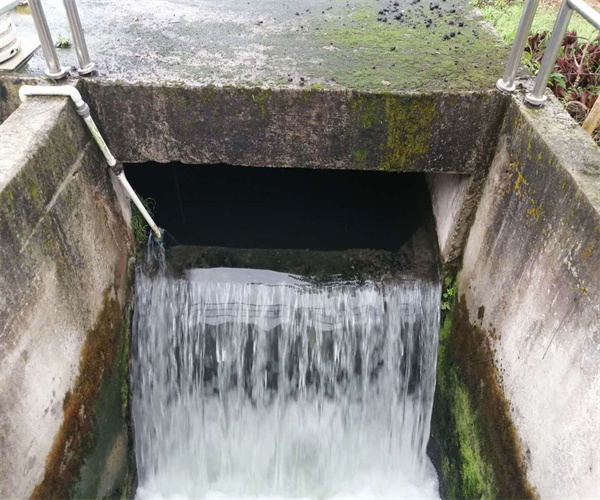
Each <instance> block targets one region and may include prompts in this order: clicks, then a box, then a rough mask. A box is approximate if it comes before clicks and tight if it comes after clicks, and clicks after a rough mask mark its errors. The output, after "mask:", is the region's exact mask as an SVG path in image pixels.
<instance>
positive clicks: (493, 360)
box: [0, 78, 600, 498]
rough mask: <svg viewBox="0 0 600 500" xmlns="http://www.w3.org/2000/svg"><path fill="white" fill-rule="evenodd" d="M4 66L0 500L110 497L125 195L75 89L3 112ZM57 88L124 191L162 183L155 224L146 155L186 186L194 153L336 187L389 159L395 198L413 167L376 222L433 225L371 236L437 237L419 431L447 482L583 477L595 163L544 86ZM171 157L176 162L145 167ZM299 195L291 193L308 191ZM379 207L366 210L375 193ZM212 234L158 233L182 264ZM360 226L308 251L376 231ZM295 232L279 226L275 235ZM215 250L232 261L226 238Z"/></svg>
mask: <svg viewBox="0 0 600 500" xmlns="http://www.w3.org/2000/svg"><path fill="white" fill-rule="evenodd" d="M21 83H22V81H21V80H19V81H15V80H11V79H8V78H7V79H4V80H3V81H2V83H1V85H2V88H3V89H4V92H3V94H2V99H3V100H2V103H1V106H2V107H1V108H0V115H2V117H3V118H4V119H5V120H4V122H3V123H2V125H0V148H1V150H0V158H2V160H1V161H2V163H1V168H0V190H1V192H0V199H1V200H2V201H1V203H0V235H1V238H2V240H1V245H0V254H1V262H2V263H3V265H2V268H1V270H0V290H2V293H1V294H0V334H1V341H2V345H3V350H2V363H1V365H0V366H1V367H0V408H2V412H1V414H2V417H1V419H2V420H1V421H2V425H1V427H0V428H1V429H2V430H1V434H0V435H1V437H2V441H1V442H2V448H3V449H4V450H6V453H4V456H3V457H2V458H1V459H0V478H1V479H0V495H1V496H3V497H8V496H27V495H33V496H36V497H44V498H45V497H50V496H60V497H67V496H74V497H92V496H97V497H104V496H116V495H121V494H126V495H129V494H131V493H132V490H131V484H132V482H133V481H134V478H135V457H134V456H133V453H132V451H133V443H132V434H131V430H130V424H131V422H130V408H129V399H128V389H127V387H128V385H127V384H128V382H127V377H128V369H129V350H128V349H129V348H128V345H129V344H128V342H129V335H130V318H131V313H132V311H131V307H132V288H131V287H132V279H131V278H132V269H133V263H134V260H135V259H136V253H137V250H136V248H135V245H134V242H133V234H132V230H131V224H130V221H131V208H130V206H129V200H128V198H127V197H126V196H125V194H124V193H123V192H122V188H121V186H120V185H119V183H118V182H116V179H115V177H114V176H113V174H112V173H110V171H109V170H108V169H107V168H106V164H105V162H104V159H103V157H102V153H101V152H100V150H99V149H98V148H97V146H96V143H95V142H94V140H93V139H92V137H91V136H90V135H89V133H88V132H87V130H86V129H85V127H84V125H83V123H82V121H81V119H80V118H79V117H78V116H77V114H76V112H75V109H74V107H73V104H72V103H71V102H70V100H67V99H64V98H39V99H38V98H31V99H28V100H27V102H25V103H23V104H22V105H20V106H18V107H16V106H15V100H14V91H15V90H18V88H19V85H20V84H21ZM34 83H35V82H34ZM76 85H77V88H78V89H79V91H80V92H81V94H82V96H83V97H84V99H85V100H86V101H87V102H88V103H89V105H90V108H91V111H92V116H93V117H94V119H95V120H96V123H97V124H98V126H99V128H100V130H101V132H102V134H103V135H104V137H105V139H106V142H107V143H108V145H109V146H110V148H111V151H112V153H113V154H114V156H115V158H116V159H117V161H119V162H122V163H124V164H128V165H129V166H128V167H127V173H128V174H129V175H130V178H131V182H132V185H133V187H134V189H136V190H138V191H139V192H140V193H141V194H142V195H146V196H153V197H155V198H156V199H157V205H156V216H157V218H158V222H159V224H161V225H164V226H165V227H167V229H168V224H169V220H175V219H176V218H177V217H184V218H185V214H186V211H188V212H187V213H188V214H189V213H190V211H191V212H193V211H194V208H193V207H191V208H190V207H189V206H185V207H183V208H182V209H181V213H179V209H178V208H177V206H175V207H173V206H170V207H169V208H168V209H167V208H163V206H162V205H164V204H168V203H169V201H165V202H163V201H161V199H167V200H168V199H169V198H168V196H167V194H168V192H169V190H170V188H169V187H168V185H167V182H172V181H171V180H169V181H165V182H164V183H163V186H162V188H161V189H162V191H161V189H159V188H160V186H157V183H160V181H157V180H156V179H155V180H153V179H152V177H155V176H158V175H161V174H160V173H159V172H160V171H161V169H165V170H164V172H168V174H167V173H164V175H165V176H166V175H169V177H170V176H172V172H173V171H175V170H176V171H177V172H178V173H179V175H180V176H181V175H184V174H183V173H182V172H183V170H181V169H187V170H186V171H187V172H188V174H185V175H189V176H190V177H189V178H187V179H188V180H187V181H185V180H184V181H182V180H181V177H180V188H181V182H184V184H185V185H184V188H185V190H186V192H187V193H188V194H189V193H190V186H191V184H192V183H193V182H200V181H192V180H190V179H194V175H195V174H194V169H196V168H197V169H198V171H204V172H208V170H207V169H209V167H203V165H209V164H212V165H216V166H213V167H210V169H213V170H212V171H213V172H217V173H215V174H214V175H215V176H218V175H224V174H219V173H218V169H219V164H229V165H238V166H240V165H241V166H244V167H257V168H256V169H249V170H251V171H252V172H256V175H257V176H260V175H263V177H264V178H265V179H266V177H265V175H264V174H261V173H260V172H261V170H263V169H267V168H274V170H273V171H274V172H275V168H278V167H287V168H293V169H302V168H304V169H313V170H339V172H326V174H327V175H328V176H329V177H328V180H327V181H325V180H323V179H322V178H321V177H319V176H318V175H317V174H319V172H307V175H309V174H315V177H314V181H313V180H312V178H311V179H309V180H308V181H306V183H307V184H306V185H307V186H310V185H311V183H312V184H313V185H317V184H318V185H321V184H323V183H327V182H328V183H330V184H328V185H330V186H335V185H336V182H339V183H340V184H341V185H348V184H344V182H346V181H342V180H341V179H342V177H343V176H348V175H349V172H347V171H348V170H356V171H369V172H362V173H361V172H355V174H356V175H357V176H358V175H359V174H364V175H366V176H369V175H370V176H378V177H377V179H375V180H374V181H372V180H369V178H368V177H364V178H363V177H357V179H359V180H357V181H352V182H353V183H358V184H364V185H365V186H366V185H368V184H369V183H371V182H376V183H377V182H383V183H384V184H386V181H381V179H380V178H379V176H393V181H391V180H390V181H389V183H387V184H389V185H390V186H394V188H393V189H392V188H390V189H391V191H394V190H397V191H398V193H402V192H403V191H402V185H403V182H404V181H403V180H402V179H404V178H406V179H407V180H406V183H411V182H417V184H415V186H420V187H415V188H414V189H412V191H414V193H417V195H414V193H413V196H416V198H415V199H414V200H412V199H410V197H409V196H408V194H406V195H405V204H404V205H402V204H401V203H400V205H399V207H400V209H399V208H398V206H396V207H395V208H394V209H393V210H396V211H395V212H393V214H394V215H393V217H390V220H394V219H395V218H396V217H402V214H403V213H405V214H409V215H408V217H407V221H411V220H413V219H414V218H419V217H421V216H422V214H426V213H430V219H427V216H425V219H424V220H431V224H430V226H427V224H428V223H426V222H423V221H421V222H420V223H419V224H417V225H416V226H414V227H413V226H411V225H410V224H408V225H406V224H405V225H404V226H402V224H401V225H399V226H395V225H394V224H391V225H388V226H386V225H382V226H381V229H380V230H379V231H380V232H386V231H390V232H393V231H399V233H398V234H400V233H402V231H405V232H406V234H408V235H409V236H408V237H406V238H404V240H402V241H400V240H395V239H394V238H388V237H389V236H390V235H389V234H386V235H385V236H386V238H384V240H385V241H388V242H389V241H391V243H389V244H390V245H391V246H390V248H394V246H396V247H402V246H403V242H404V241H406V240H409V239H410V238H411V237H412V236H410V235H413V236H414V235H415V234H418V233H419V231H421V232H420V233H419V234H421V235H425V236H422V239H421V240H420V241H421V242H423V241H425V242H426V243H421V244H424V245H425V246H426V247H427V248H428V252H430V253H431V256H432V259H433V260H435V254H436V250H437V253H438V254H439V259H440V262H441V269H442V274H443V276H444V277H446V278H448V279H447V280H446V285H445V290H444V291H445V294H446V295H445V298H444V299H443V308H444V311H443V320H444V321H443V323H444V324H443V328H442V333H441V339H440V348H439V356H438V374H437V389H436V399H435V403H434V417H433V430H432V437H431V441H430V449H429V453H430V456H431V457H432V459H433V461H434V463H435V464H436V466H437V469H438V474H439V477H440V481H441V491H442V495H444V496H447V497H449V498H456V497H472V496H482V495H484V496H489V497H502V498H507V497H519V498H523V497H532V496H535V495H540V496H553V497H562V496H582V497H583V496H593V495H594V494H595V493H597V490H595V489H594V488H597V484H598V477H599V474H600V471H599V468H598V444H597V443H595V442H594V441H593V440H590V436H593V435H595V433H596V424H597V420H598V411H599V407H598V405H599V402H598V397H599V394H598V368H597V367H598V365H599V362H600V359H599V357H600V354H599V353H600V351H599V350H598V349H597V346H598V343H599V342H600V339H599V335H600V332H599V330H598V325H599V324H600V309H599V306H598V304H600V283H599V281H600V280H599V279H598V276H599V275H600V250H599V249H600V172H599V170H598V165H599V163H598V153H597V148H596V147H595V146H594V145H593V144H592V142H591V140H590V139H589V138H588V137H587V136H585V134H584V133H583V132H582V131H581V130H576V129H575V128H574V127H573V124H572V122H571V120H570V118H569V117H568V116H567V115H566V114H565V113H564V112H563V111H562V110H561V109H560V106H559V105H558V104H556V103H553V102H551V103H549V104H548V105H547V106H546V107H545V108H544V109H541V110H533V109H530V108H528V107H526V106H525V105H524V104H523V103H522V102H521V99H522V96H521V95H518V96H515V97H512V96H511V97H508V96H504V95H501V94H499V93H497V92H495V91H490V92H453V93H441V92H440V93H422V94H413V93H394V92H376V93H375V92H365V91H349V90H336V89H317V88H312V89H301V88H285V87H282V88H270V87H265V86H233V85H232V86H212V85H211V86H201V85H152V84H144V85H130V84H123V83H121V82H118V83H117V82H111V81H110V80H107V79H105V78H91V79H89V80H85V81H83V80H80V81H78V82H77V83H76ZM9 111H11V112H9ZM567 133H568V135H569V140H568V141H566V140H565V139H564V138H565V134H567ZM148 162H158V163H153V164H151V165H150V164H148ZM172 162H179V163H181V164H185V165H186V166H185V167H183V166H178V167H173V166H172V165H159V163H160V164H163V163H164V164H166V163H172ZM244 167H229V166H226V165H222V167H221V168H222V169H223V172H228V175H231V176H232V177H233V176H236V175H239V176H241V175H246V176H247V178H248V182H249V183H251V182H254V181H252V179H253V174H252V173H251V172H249V173H244V174H236V171H237V170H236V169H242V170H243V171H244V172H247V171H246V170H244ZM177 169H179V170H177ZM294 171H295V170H290V171H288V172H289V173H290V174H291V173H292V172H294ZM229 172H230V173H229ZM338 174H339V176H340V177H339V179H340V180H339V181H337V180H336V179H338V178H337V177H336V175H338ZM207 175H208V174H207ZM211 175H212V174H211ZM296 175H297V174H296ZM404 176H406V177H404ZM415 176H416V177H415ZM165 178H166V177H165ZM382 178H383V177H382ZM409 178H410V179H412V180H410V181H409V180H408V179H409ZM200 179H202V178H201V177H200ZM203 179H204V180H203V182H207V181H206V178H203ZM281 179H282V182H284V183H285V182H294V183H296V182H298V183H300V182H301V181H298V180H294V181H286V179H287V178H286V177H285V171H284V173H282V174H281ZM414 179H418V181H416V180H414ZM213 180H214V177H213ZM215 182H216V181H215ZM219 182H220V184H219V185H222V186H223V185H225V184H226V179H225V178H224V179H221V181H219ZM264 182H267V181H266V180H265V181H264ZM268 182H273V186H277V183H276V182H275V181H268ZM302 182H304V181H302ZM349 182H350V181H349ZM232 183H235V182H234V181H233V180H232ZM217 184H218V183H217ZM165 185H166V186H167V187H165ZM373 189H375V190H376V188H373ZM377 189H383V187H379V188H377ZM173 190H174V189H173ZM192 190H193V189H192ZM161 192H162V194H161ZM301 192H302V191H299V193H300V194H297V198H295V199H294V200H295V201H294V203H297V206H298V207H302V206H303V205H302V204H303V203H305V204H306V205H308V204H309V202H310V199H311V196H310V193H307V194H306V197H305V198H304V199H303V198H302V195H301ZM315 192H318V189H317V188H315ZM165 193H167V194H165ZM313 194H314V193H313ZM314 195H315V196H317V194H314ZM165 196H167V198H164V197H165ZM213 196H214V193H213ZM223 196H224V198H223V199H224V200H225V201H224V203H226V193H224V195H223ZM325 198H327V196H325ZM331 198H335V197H334V196H333V195H332V197H331ZM390 198H391V199H393V192H392V193H391V194H390ZM215 200H216V201H218V200H219V197H216V198H215ZM407 200H410V203H408V201H407ZM171 201H172V202H176V200H175V198H171ZM216 201H215V202H216ZM412 201H415V204H416V205H417V206H418V209H417V210H411V207H410V205H411V204H412ZM280 202H281V203H283V201H281V200H280ZM290 203H291V201H290ZM340 203H341V202H340ZM369 203H373V204H377V203H378V200H377V199H376V197H373V198H372V199H371V198H369ZM380 203H381V204H382V206H381V207H377V208H382V207H384V206H385V207H387V205H384V201H383V199H382V200H381V201H380ZM385 203H387V202H385ZM392 205H393V203H392ZM413 208H414V206H413ZM208 209H209V207H202V210H208ZM327 210H330V209H327ZM365 210H366V209H365ZM386 210H388V209H387V208H385V210H383V208H382V209H381V210H380V211H379V212H378V213H379V216H378V220H380V219H384V218H385V217H384V215H385V211H386ZM390 210H392V208H390ZM170 212H173V215H172V217H171V215H167V214H168V213H170ZM359 212H360V211H357V214H356V217H359V215H360V214H359ZM161 213H162V214H164V215H163V217H164V221H161V220H160V219H161ZM311 213H312V212H311ZM327 213H330V212H329V211H328V212H327ZM419 214H421V216H420V215H419ZM263 215H264V214H263ZM190 220H191V221H194V219H193V218H191V216H190V215H188V225H190V224H194V223H196V222H190ZM234 220H235V217H233V219H231V220H230V221H229V222H222V223H223V224H233V223H232V221H234ZM401 226H402V227H401ZM307 227H309V226H307ZM427 227H430V229H426V230H424V229H423V228H427ZM418 228H421V229H418ZM423 231H424V232H423ZM174 232H176V231H174ZM307 232H308V229H306V230H303V231H302V234H305V233H307ZM181 234H183V233H181ZM181 234H180V235H179V238H180V239H185V237H183V238H182V237H181ZM196 234H197V237H198V241H193V242H190V243H194V244H202V237H201V235H202V229H201V228H198V231H197V233H196ZM212 234H213V240H211V241H209V242H207V243H205V246H210V245H212V247H209V248H205V249H204V250H202V252H203V253H202V252H201V254H200V257H198V255H199V254H198V253H194V254H193V255H192V254H190V253H189V250H185V249H180V250H175V251H174V252H175V253H177V252H179V255H175V257H176V258H178V259H179V260H178V262H179V263H180V265H181V266H183V268H185V266H189V265H191V264H190V262H192V261H193V262H194V265H196V266H197V265H198V262H199V261H202V262H204V265H208V266H217V265H220V263H221V262H222V259H223V254H222V253H219V252H216V251H215V250H214V247H215V246H243V243H241V242H240V241H236V242H229V241H220V240H219V238H218V231H216V232H213V233H212ZM215 235H216V236H215ZM426 235H428V236H426ZM340 238H341V237H340ZM316 240H317V241H318V240H319V237H316ZM333 241H335V238H334V239H333ZM337 241H340V240H339V239H338V240H337ZM377 241H380V240H377ZM377 241H376V240H369V241H366V240H365V241H349V242H347V243H344V244H343V245H341V246H340V247H338V248H334V247H327V248H319V249H317V250H319V251H322V252H325V253H326V252H327V251H344V250H350V249H357V248H358V249H359V250H360V249H363V250H366V249H367V248H371V250H373V249H374V250H378V249H379V250H381V249H382V248H383V247H384V246H385V244H387V243H385V244H384V243H381V241H383V240H381V241H380V242H379V243H378V242H377ZM413 241H414V238H413ZM263 243H264V245H263V250H262V252H263V253H264V255H262V254H261V256H259V257H256V256H255V258H258V259H259V261H260V259H262V262H267V261H269V260H270V259H271V260H272V255H270V254H269V252H271V251H272V250H274V247H277V246H278V245H279V246H285V244H284V243H281V242H266V243H265V242H263ZM288 243H289V242H288ZM300 244H301V243H298V242H291V243H289V244H288V250H289V249H290V248H294V247H295V246H296V247H297V245H300ZM255 246H259V247H260V246H261V244H260V243H258V244H256V245H255ZM334 246H335V245H334ZM211 248H212V249H211ZM307 248H310V244H307ZM422 248H424V247H422ZM385 251H389V248H386V249H385ZM290 252H291V251H290ZM259 253H260V252H259ZM291 253H293V252H291ZM291 253H290V255H291ZM220 259H221V260H220ZM227 259H229V260H228V262H229V263H231V262H234V261H235V262H236V263H237V264H236V265H238V266H240V267H244V264H247V263H248V262H247V256H246V254H244V253H243V252H241V251H231V253H230V255H228V256H227ZM303 259H304V256H298V255H296V254H294V255H293V256H292V257H289V258H288V262H292V263H294V262H296V263H298V262H300V263H299V264H297V265H298V266H299V267H298V268H300V267H301V266H303V265H305V264H304V263H303ZM357 259H359V257H357ZM327 265H329V264H327ZM232 267H235V266H232ZM325 267H326V266H325ZM283 270H284V271H287V272H290V270H289V267H288V268H287V269H283ZM82 277H85V278H84V279H82ZM454 280H456V281H454ZM449 290H452V291H450V292H449ZM452 297H456V301H454V299H453V298H452Z"/></svg>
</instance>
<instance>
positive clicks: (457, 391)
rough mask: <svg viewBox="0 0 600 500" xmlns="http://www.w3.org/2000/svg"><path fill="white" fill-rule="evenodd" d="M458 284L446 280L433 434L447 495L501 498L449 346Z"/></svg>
mask: <svg viewBox="0 0 600 500" xmlns="http://www.w3.org/2000/svg"><path fill="white" fill-rule="evenodd" d="M457 292H458V289H457V285H456V282H455V281H454V279H453V277H446V278H445V280H444V291H443V295H442V313H443V314H445V319H444V322H443V325H442V328H441V329H440V344H439V350H438V366H437V385H436V390H435V402H434V405H433V409H434V411H433V433H434V439H435V440H436V441H437V443H438V445H439V449H440V462H441V464H440V465H441V470H440V474H441V478H440V480H441V481H442V483H443V486H444V491H445V496H446V498H465V499H467V498H468V499H470V498H499V496H498V488H497V486H496V484H495V481H494V476H493V470H492V467H491V464H490V463H489V462H487V461H486V460H485V459H484V457H483V456H482V443H481V439H480V433H479V415H478V413H477V412H476V411H475V410H474V408H473V405H472V403H471V401H470V399H469V392H468V390H467V387H466V385H465V383H464V382H463V381H462V380H461V379H460V377H459V366H458V364H457V363H456V362H455V360H454V358H453V356H452V352H451V349H450V344H451V341H452V340H451V333H452V326H453V320H454V313H455V308H456V297H457Z"/></svg>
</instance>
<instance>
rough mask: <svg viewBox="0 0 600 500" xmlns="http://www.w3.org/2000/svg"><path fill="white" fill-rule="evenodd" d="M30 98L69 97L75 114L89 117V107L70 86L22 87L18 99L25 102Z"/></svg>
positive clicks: (77, 91)
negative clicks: (75, 110) (73, 105)
mask: <svg viewBox="0 0 600 500" xmlns="http://www.w3.org/2000/svg"><path fill="white" fill-rule="evenodd" d="M31 96H64V97H70V98H71V100H72V101H73V103H74V104H75V108H76V109H77V113H78V114H80V115H81V116H86V115H89V107H88V105H87V104H86V103H85V101H84V100H83V99H82V97H81V94H80V93H79V90H77V89H76V88H75V87H72V86H71V85H60V86H43V85H23V86H21V88H20V89H19V98H20V99H21V102H25V101H27V98H28V97H31Z"/></svg>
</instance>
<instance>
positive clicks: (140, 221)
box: [131, 195, 156, 252]
mask: <svg viewBox="0 0 600 500" xmlns="http://www.w3.org/2000/svg"><path fill="white" fill-rule="evenodd" d="M138 197H139V198H140V200H141V202H142V204H143V205H144V207H145V208H146V210H148V213H149V214H150V215H151V216H152V215H154V208H155V206H156V201H155V200H154V199H153V198H143V197H141V196H139V195H138ZM131 227H132V229H133V244H134V247H135V252H139V250H140V248H141V247H142V245H143V244H144V243H146V241H147V240H148V230H149V228H150V226H148V223H147V222H146V219H144V216H143V215H142V214H141V212H140V211H139V210H138V209H137V207H136V206H135V204H134V203H133V202H132V203H131Z"/></svg>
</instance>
